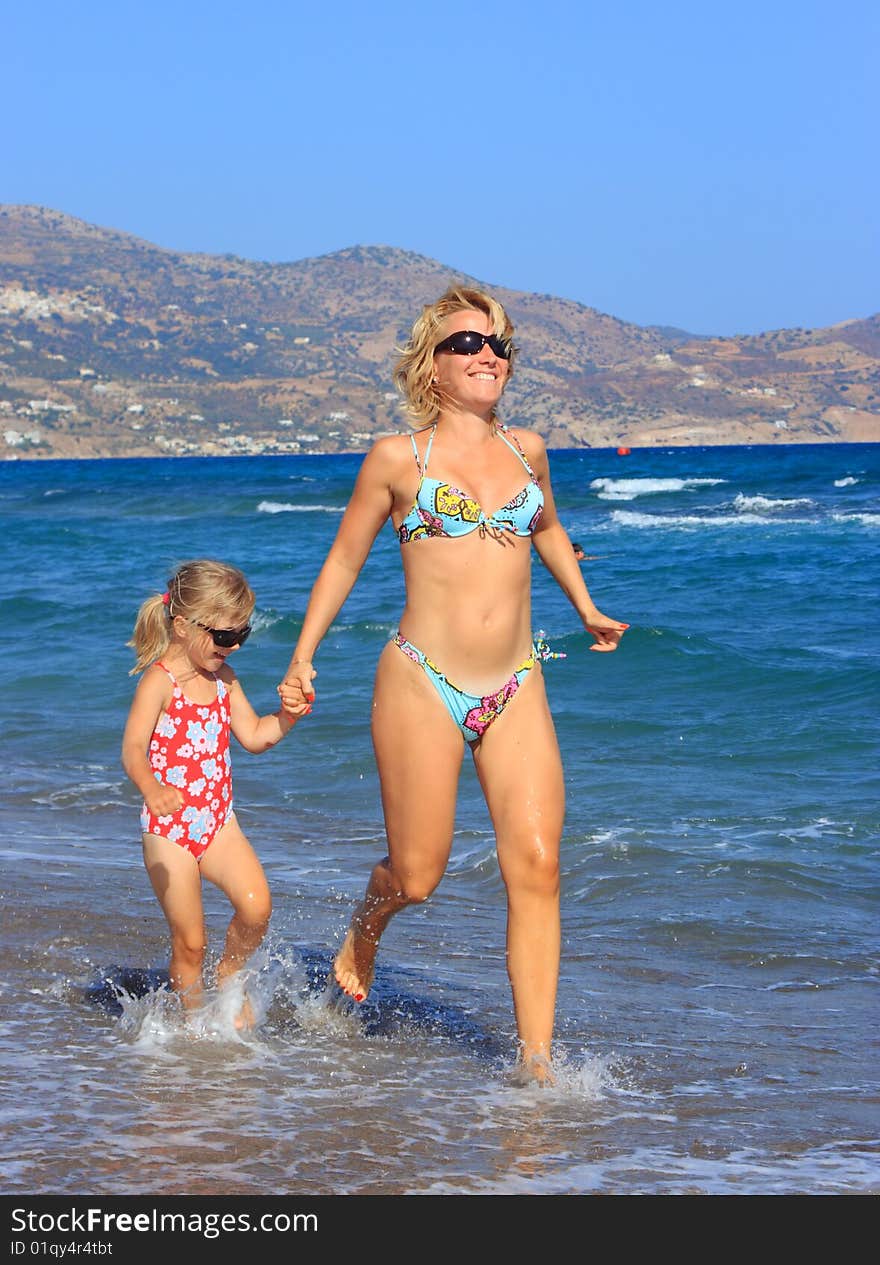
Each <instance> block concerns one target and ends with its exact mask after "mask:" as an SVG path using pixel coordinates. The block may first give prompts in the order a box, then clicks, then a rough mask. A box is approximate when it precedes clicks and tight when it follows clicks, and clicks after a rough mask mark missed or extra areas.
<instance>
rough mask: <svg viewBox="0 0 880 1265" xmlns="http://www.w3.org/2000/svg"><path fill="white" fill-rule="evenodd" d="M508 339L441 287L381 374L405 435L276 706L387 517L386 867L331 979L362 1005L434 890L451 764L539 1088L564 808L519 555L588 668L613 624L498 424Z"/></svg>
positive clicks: (552, 985)
mask: <svg viewBox="0 0 880 1265" xmlns="http://www.w3.org/2000/svg"><path fill="white" fill-rule="evenodd" d="M512 340H513V326H512V325H511V322H510V320H509V318H508V316H507V313H506V312H505V310H504V309H503V307H502V306H501V304H500V303H498V302H497V301H496V300H495V299H494V298H492V297H491V296H490V295H488V294H485V293H483V292H482V291H479V290H473V289H465V288H452V289H450V290H448V291H447V292H446V293H445V294H444V295H443V296H442V297H441V298H440V299H439V300H438V301H437V302H436V303H432V304H430V305H428V306H426V307H425V308H424V309H423V310H422V313H421V315H420V316H419V318H418V319H417V320H416V322H415V324H414V325H413V328H412V333H411V336H410V339H409V341H408V343H407V345H406V347H405V348H404V349H403V352H402V355H401V358H400V360H399V363H398V365H397V368H396V371H395V380H396V382H397V385H398V386H399V388H400V389H401V390H402V392H403V394H404V397H405V399H406V401H407V405H408V408H409V412H410V416H411V418H412V420H413V422H414V423H415V425H416V426H417V427H418V429H415V430H414V433H413V434H412V435H393V436H387V437H383V438H382V439H379V440H377V441H376V443H375V444H374V445H373V447H372V448H371V449H370V451H369V453H368V454H367V456H366V457H365V459H364V461H363V464H362V466H361V469H360V472H359V474H358V477H357V481H356V483H355V487H354V491H353V493H352V496H351V500H350V501H349V503H348V506H347V508H346V511H345V514H344V516H343V518H342V522H341V523H340V526H339V530H338V532H337V535H336V538H335V540H334V542H333V544H332V546H331V548H330V551H329V553H328V555H327V558H326V560H325V562H324V565H323V567H322V568H321V571H320V573H319V575H318V578H317V580H316V581H315V584H314V587H313V589H312V592H311V596H310V599H309V603H308V608H307V611H306V614H305V618H304V620H303V625H302V631H301V634H300V637H299V640H298V642H297V645H296V649H295V651H294V654H293V658H292V660H291V662H290V665H289V667H288V670H287V675H286V677H285V680H284V682H283V683H282V684H281V685H280V686H279V692H280V694H281V699H282V702H283V704H284V706H285V707H286V708H289V709H290V710H291V712H292V714H299V713H300V711H301V710H302V709H304V708H305V707H306V706H308V704H309V703H310V702H311V701H312V700H313V698H314V685H313V680H314V677H315V675H316V671H315V668H314V666H313V660H314V658H315V656H316V654H317V651H318V647H319V646H320V644H321V640H322V638H323V637H324V635H325V633H326V632H327V629H328V628H329V627H330V625H331V623H332V622H333V620H334V619H335V618H336V616H337V614H338V612H339V610H340V609H341V607H342V605H343V603H344V602H345V600H346V598H347V597H348V595H349V593H350V592H351V589H352V587H353V586H354V583H355V581H356V580H357V577H358V575H359V573H360V570H361V568H362V567H363V565H364V562H365V560H366V558H367V555H368V554H369V552H370V549H371V547H372V544H373V541H374V540H375V539H376V536H377V535H378V533H379V531H380V529H381V528H382V526H383V524H384V523H385V522H386V520H387V519H388V518H389V517H390V518H391V521H392V523H393V525H394V528H395V530H396V532H397V535H398V539H399V541H400V553H401V561H402V564H403V571H404V578H405V582H406V604H405V606H404V610H403V612H402V614H401V617H400V624H399V629H398V632H397V633H396V635H395V636H394V637H393V638H392V639H391V640H390V641H389V642H388V644H387V645H386V646H385V648H384V650H383V651H382V653H381V655H380V657H379V662H378V667H377V670H376V678H375V688H374V694H373V711H372V739H373V747H374V751H375V755H376V762H377V766H378V773H379V780H380V784H381V790H382V804H383V811H384V817H385V827H386V833H387V839H388V855H387V856H385V857H384V858H382V860H380V861H379V862H378V864H377V865H376V866H375V867H374V869H373V871H372V873H371V875H370V878H369V881H368V884H367V889H366V893H365V895H364V899H363V900H362V902H361V903H360V905H359V906H358V908H357V909H356V910H355V913H354V916H353V918H352V920H351V925H350V926H349V929H348V933H347V935H346V937H345V940H344V942H343V944H342V946H341V948H340V950H339V952H338V953H337V955H336V958H335V962H334V973H335V976H336V980H337V982H338V984H339V986H340V988H341V989H342V990H343V991H344V992H345V993H347V994H348V995H349V996H351V997H354V998H355V1000H356V1001H362V1000H363V999H364V998H365V997H366V996H367V993H368V992H369V989H370V985H371V983H372V979H373V969H374V959H375V956H376V949H377V946H378V944H379V940H380V938H381V936H382V933H383V931H384V930H385V927H386V926H387V924H388V921H389V919H390V918H391V917H392V916H393V915H394V914H396V913H397V912H398V911H399V910H401V909H403V908H404V907H405V906H406V905H410V904H414V903H418V902H421V901H424V900H426V899H427V898H428V897H429V896H430V895H431V893H432V892H433V891H434V889H435V888H436V886H437V884H438V883H439V882H440V879H441V878H442V877H443V873H444V871H445V869H446V865H447V862H448V859H449V854H450V849H451V846H452V837H453V829H454V821H455V808H456V794H457V787H458V779H459V772H460V769H461V763H462V759H463V756H464V751H465V748H468V749H469V750H470V753H471V756H472V758H473V761H474V766H475V769H476V773H477V777H478V779H479V782H480V786H481V788H482V791H483V794H484V796H485V799H486V804H487V806H488V809H489V812H490V814H491V818H492V822H493V825H494V829H495V836H496V847H497V855H498V863H499V866H500V870H501V874H502V877H503V881H504V884H505V887H506V891H507V905H508V917H507V969H508V974H509V977H510V982H511V987H512V991H513V1005H514V1013H515V1019H516V1027H517V1033H518V1037H519V1062H520V1064H521V1068H522V1071H523V1073H524V1074H525V1076H526V1077H528V1078H531V1079H534V1080H537V1081H540V1082H543V1081H546V1080H551V1079H552V1071H551V1056H552V1050H551V1043H552V1037H553V1025H554V1012H555V1005H556V988H557V978H558V972H559V946H560V930H559V842H560V837H561V834H562V825H563V817H564V811H565V792H564V785H563V774H562V762H561V759H560V755H559V747H558V743H557V740H556V734H555V730H554V727H553V721H552V718H551V715H550V710H549V707H548V705H547V696H546V693H545V689H544V680H543V674H542V667H541V658H542V651H543V654H544V655H546V653H547V652H546V648H542V647H539V646H536V644H535V642H534V639H533V635H532V624H531V588H530V579H531V550H532V545H534V547H535V549H537V551H538V554H539V555H540V557H541V559H542V561H543V562H544V564H545V565H546V566H547V567H548V569H549V570H550V572H551V574H552V575H553V577H554V578H555V579H556V581H557V582H558V584H559V585H560V586H561V588H562V590H563V592H564V593H565V594H566V596H567V597H568V598H569V600H570V601H571V603H572V605H573V606H574V608H575V610H576V611H577V613H578V615H579V617H580V619H581V621H582V622H583V625H584V628H585V629H586V630H587V631H588V632H590V633H591V634H592V636H593V638H594V642H593V644H592V646H591V649H592V650H599V651H611V650H615V649H616V648H617V645H618V643H619V641H620V639H621V637H622V635H623V633H624V631H625V630H626V628H627V627H628V625H626V624H622V623H619V622H618V621H617V620H614V619H609V618H608V617H607V616H605V615H602V614H601V613H600V612H599V611H598V610H597V609H596V606H595V605H594V604H593V601H592V599H591V597H590V595H589V593H588V591H587V588H586V586H585V584H584V580H583V577H582V575H581V570H580V567H579V565H578V563H577V561H576V559H575V557H574V554H573V551H572V547H571V542H570V540H569V537H568V535H567V533H566V531H565V529H564V528H563V527H562V525H561V524H560V522H559V519H558V517H557V514H556V509H555V507H554V503H553V492H552V489H551V485H550V471H549V468H548V464H547V454H546V451H545V447H544V443H543V441H542V440H541V438H540V437H539V436H538V435H537V434H535V433H534V432H532V431H527V430H520V429H517V430H513V429H509V428H508V427H506V426H504V425H503V424H502V423H501V421H500V419H499V417H498V413H497V408H498V404H499V401H500V399H501V395H502V393H503V391H504V389H505V387H506V386H507V383H508V381H509V379H510V376H511V373H512V370H513V364H514V359H515V349H514V346H513V341H512Z"/></svg>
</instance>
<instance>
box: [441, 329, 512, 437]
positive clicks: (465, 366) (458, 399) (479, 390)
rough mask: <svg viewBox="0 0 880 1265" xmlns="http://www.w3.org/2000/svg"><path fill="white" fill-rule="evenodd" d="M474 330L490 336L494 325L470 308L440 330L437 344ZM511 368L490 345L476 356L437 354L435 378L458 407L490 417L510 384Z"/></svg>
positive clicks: (484, 345)
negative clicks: (454, 335) (460, 331)
mask: <svg viewBox="0 0 880 1265" xmlns="http://www.w3.org/2000/svg"><path fill="white" fill-rule="evenodd" d="M465 329H472V330H475V331H476V332H477V333H478V334H491V333H492V322H491V320H490V319H489V317H488V316H487V315H486V313H485V312H478V311H475V310H474V309H473V308H468V309H466V310H465V311H463V312H453V314H452V316H447V318H446V320H445V321H444V322H443V324H442V325H441V327H440V330H439V332H438V337H437V342H438V344H439V343H441V342H442V341H443V340H444V339H446V338H448V337H449V335H450V334H457V333H458V332H459V330H465ZM508 370H509V365H508V362H507V361H506V360H502V358H501V357H500V356H496V355H495V353H494V351H493V350H492V348H491V347H490V346H489V344H488V343H484V344H483V347H482V350H481V351H478V352H477V354H476V355H475V356H459V355H456V353H455V352H449V351H443V352H435V353H434V377H435V379H436V382H437V386H438V387H439V389H440V391H441V392H442V393H443V395H444V396H446V397H447V398H448V399H451V400H453V401H454V402H455V403H456V404H457V405H458V406H459V408H462V409H467V410H468V411H469V412H474V413H478V414H480V415H481V416H488V414H490V413H492V412H493V411H494V409H495V406H496V405H497V403H498V401H499V400H500V399H501V393H502V391H503V390H504V388H505V386H506V385H507V374H508Z"/></svg>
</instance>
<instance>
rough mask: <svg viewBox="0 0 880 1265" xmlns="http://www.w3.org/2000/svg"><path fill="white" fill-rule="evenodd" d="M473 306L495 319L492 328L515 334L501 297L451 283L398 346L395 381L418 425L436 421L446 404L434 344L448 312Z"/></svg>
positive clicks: (510, 335)
mask: <svg viewBox="0 0 880 1265" xmlns="http://www.w3.org/2000/svg"><path fill="white" fill-rule="evenodd" d="M471 309H473V310H474V311H477V312H483V313H484V314H485V315H486V316H488V318H489V320H490V321H491V322H492V332H493V333H494V334H496V335H497V336H498V337H499V338H503V339H504V341H505V342H510V341H511V339H512V338H513V325H512V323H511V320H510V317H509V316H508V315H507V313H506V312H505V310H504V308H503V307H502V306H501V304H500V303H499V302H498V300H497V299H493V298H492V296H491V295H489V294H485V293H484V292H483V291H482V290H471V289H469V288H468V287H467V286H450V287H449V289H448V290H447V291H446V293H445V294H443V295H441V297H440V298H439V299H438V300H437V302H436V303H426V304H425V306H424V307H423V308H422V311H421V315H420V316H419V317H417V318H416V321H415V323H414V324H413V327H412V331H411V333H410V336H409V340H408V342H407V343H406V345H405V346H404V347H400V348H398V351H399V352H400V359H399V360H398V362H397V364H396V366H395V368H394V382H395V385H396V386H397V388H398V390H399V391H400V392H401V393H402V395H403V396H404V398H405V400H406V412H407V414H408V416H409V418H410V420H411V421H412V422H413V424H415V425H421V426H426V425H427V424H428V423H429V422H433V421H434V420H435V418H436V417H437V414H438V413H439V412H440V409H441V407H442V405H443V394H442V392H441V391H439V390H438V389H437V385H436V383H435V382H434V348H435V347H436V346H437V343H438V342H441V341H442V340H441V339H440V338H439V332H440V326H441V325H442V324H443V322H444V321H445V320H446V318H447V317H448V316H452V315H454V313H456V312H467V311H469V310H471ZM515 352H516V348H515V347H514V346H513V345H512V344H511V347H510V359H509V360H508V362H507V364H508V370H507V376H508V378H509V377H510V375H511V374H512V373H513V361H514V355H515Z"/></svg>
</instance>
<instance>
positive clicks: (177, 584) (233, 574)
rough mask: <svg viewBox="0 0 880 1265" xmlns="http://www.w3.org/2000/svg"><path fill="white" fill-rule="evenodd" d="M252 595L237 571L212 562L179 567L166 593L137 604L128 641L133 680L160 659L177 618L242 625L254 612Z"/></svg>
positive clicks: (186, 564) (168, 642) (197, 559)
mask: <svg viewBox="0 0 880 1265" xmlns="http://www.w3.org/2000/svg"><path fill="white" fill-rule="evenodd" d="M255 602H256V598H255V596H254V591H253V589H252V588H251V586H250V585H249V584H248V582H247V580H246V579H245V578H244V575H243V574H242V572H241V571H239V570H238V568H237V567H231V566H229V565H228V563H225V562H216V561H214V559H213V558H196V559H195V560H194V561H192V562H183V563H181V564H180V566H179V567H178V568H177V570H176V571H175V572H174V574H173V575H172V576H171V578H170V580H169V581H168V589H167V591H166V592H165V593H154V594H153V596H152V597H148V598H147V600H146V601H145V602H143V603H142V604H141V608H140V610H139V611H138V613H137V619H136V620H135V625H134V632H133V633H132V637H131V641H128V642H126V645H129V646H131V647H132V649H133V650H134V652H135V654H136V655H137V662H136V663H135V665H134V667H133V668H132V669H131V671H130V672H129V674H128V675H129V676H134V675H135V674H136V673H138V672H143V670H144V668H148V667H149V666H150V664H151V663H155V662H156V660H157V659H160V658H161V657H162V655H163V654H164V653H165V651H166V650H167V649H168V647H169V646H170V645H171V633H172V627H171V625H172V620H173V619H174V617H175V616H176V615H182V616H183V618H184V619H188V620H198V621H199V622H200V623H203V624H209V625H213V624H215V623H216V621H217V619H218V618H222V619H229V618H231V619H233V621H234V624H235V625H237V624H238V623H239V622H240V623H242V624H245V623H247V621H248V620H249V619H250V617H251V614H252V613H253V609H254V604H255Z"/></svg>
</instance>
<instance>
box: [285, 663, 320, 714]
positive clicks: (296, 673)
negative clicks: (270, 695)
mask: <svg viewBox="0 0 880 1265" xmlns="http://www.w3.org/2000/svg"><path fill="white" fill-rule="evenodd" d="M317 675H318V674H317V672H316V671H315V669H314V668H313V667H312V664H311V660H309V659H300V660H299V661H298V662H297V663H291V665H290V667H289V668H288V669H287V675H286V676H285V678H284V680H283V681H282V682H281V684H280V685H279V686H278V696H279V698H280V699H281V706H282V707H283V708H284V710H285V711H286V712H287V713H288V715H290V716H296V717H299V716H307V715H308V714H309V712H310V711H311V710H312V704H313V703H314V701H315V688H314V686H313V685H312V681H313V680H314V679H315V677H316V676H317Z"/></svg>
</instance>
